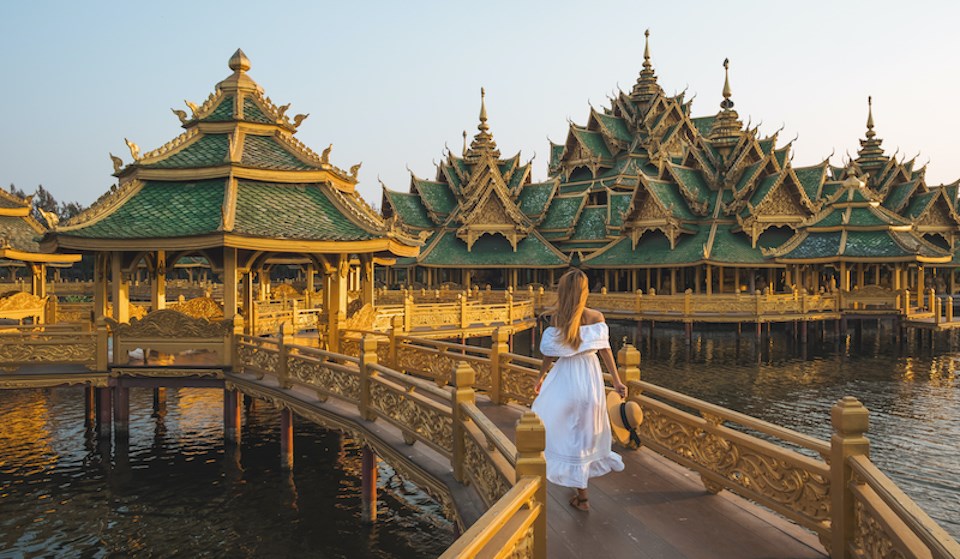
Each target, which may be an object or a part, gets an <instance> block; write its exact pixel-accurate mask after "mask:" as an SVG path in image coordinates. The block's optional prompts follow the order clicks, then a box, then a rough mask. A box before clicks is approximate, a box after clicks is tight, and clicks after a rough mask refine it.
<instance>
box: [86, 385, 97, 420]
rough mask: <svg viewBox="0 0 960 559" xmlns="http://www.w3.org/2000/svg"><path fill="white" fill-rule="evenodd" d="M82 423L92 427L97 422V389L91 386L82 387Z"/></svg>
mask: <svg viewBox="0 0 960 559" xmlns="http://www.w3.org/2000/svg"><path fill="white" fill-rule="evenodd" d="M83 409H84V414H83V423H84V425H86V426H87V427H94V426H95V425H96V422H97V389H96V388H94V386H93V385H92V384H87V385H84V387H83Z"/></svg>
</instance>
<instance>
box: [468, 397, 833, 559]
mask: <svg viewBox="0 0 960 559" xmlns="http://www.w3.org/2000/svg"><path fill="white" fill-rule="evenodd" d="M478 405H479V406H480V407H481V409H482V410H483V411H484V413H485V414H486V415H487V416H488V417H490V419H491V420H492V421H493V422H494V423H495V424H496V425H497V427H499V428H500V429H501V430H502V431H503V432H504V433H505V434H506V435H507V436H508V437H511V438H513V436H514V425H515V423H516V421H517V419H518V418H519V417H520V413H521V412H522V408H521V407H519V406H513V405H509V406H494V405H492V404H490V403H488V402H484V401H483V400H478ZM621 455H622V456H623V458H624V463H625V464H626V469H625V470H624V471H622V472H616V473H612V474H608V475H606V476H603V477H600V478H596V479H594V480H592V481H591V483H590V487H589V491H590V493H589V495H590V505H591V507H592V510H591V511H590V512H587V513H585V512H581V511H578V510H576V509H574V508H573V507H571V506H570V505H569V503H568V501H569V499H570V497H571V496H572V495H573V491H572V490H570V489H568V488H566V487H560V486H558V485H554V484H550V487H549V490H548V494H549V498H550V501H549V503H548V505H547V524H548V534H547V545H548V553H547V556H548V557H550V559H566V558H579V557H637V558H654V557H657V558H660V557H662V558H678V559H682V558H691V559H693V558H696V559H706V558H715V559H723V558H727V557H729V558H735V559H749V558H758V559H759V558H774V557H789V558H807V557H809V558H821V559H822V558H824V557H826V554H825V552H824V550H823V547H822V546H821V545H820V543H819V540H818V539H817V537H816V536H815V535H813V534H811V533H810V532H808V531H806V530H804V529H803V528H800V527H799V526H796V525H794V524H792V523H790V522H788V521H787V520H784V519H783V518H781V517H779V516H777V515H775V514H773V513H771V512H768V511H767V510H765V509H762V508H760V507H758V506H757V505H754V504H753V503H750V502H748V501H746V500H744V499H741V498H740V497H737V496H736V495H732V494H730V493H729V492H726V491H724V492H722V493H720V494H718V495H712V494H710V493H708V492H707V491H706V490H705V489H704V488H703V484H701V483H700V478H699V476H698V475H697V474H696V473H694V472H691V471H689V470H687V469H685V468H682V467H680V466H678V465H676V464H674V463H672V462H670V461H668V460H667V459H665V458H663V457H661V456H660V455H658V454H656V453H654V452H652V451H650V450H647V449H641V450H639V451H624V450H622V449H621Z"/></svg>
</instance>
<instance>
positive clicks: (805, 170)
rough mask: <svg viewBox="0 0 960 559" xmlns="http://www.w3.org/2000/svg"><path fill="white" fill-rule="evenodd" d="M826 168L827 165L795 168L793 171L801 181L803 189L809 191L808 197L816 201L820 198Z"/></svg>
mask: <svg viewBox="0 0 960 559" xmlns="http://www.w3.org/2000/svg"><path fill="white" fill-rule="evenodd" d="M826 170H827V166H826V165H821V166H819V167H794V168H793V172H794V173H795V174H796V175H797V180H798V181H800V186H801V187H802V188H803V191H804V192H806V193H807V198H810V199H811V200H814V201H815V200H817V199H819V196H820V185H821V184H823V180H824V178H825V177H826Z"/></svg>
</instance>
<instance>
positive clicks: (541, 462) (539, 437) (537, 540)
mask: <svg viewBox="0 0 960 559" xmlns="http://www.w3.org/2000/svg"><path fill="white" fill-rule="evenodd" d="M545 444H546V437H545V431H544V429H543V423H542V422H541V421H540V418H539V417H537V414H535V413H533V412H532V411H528V412H524V414H523V415H522V416H521V417H520V421H519V422H517V440H516V445H517V468H516V471H517V480H518V481H519V480H520V478H522V477H524V476H536V477H539V478H540V485H539V486H538V487H537V493H536V500H537V503H538V504H539V505H540V512H539V514H537V519H536V520H534V521H533V557H535V558H536V559H546V557H547V461H546V459H545V458H544V457H543V449H544V447H545Z"/></svg>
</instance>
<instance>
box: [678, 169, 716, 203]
mask: <svg viewBox="0 0 960 559" xmlns="http://www.w3.org/2000/svg"><path fill="white" fill-rule="evenodd" d="M671 168H672V170H673V172H674V174H675V175H676V177H677V179H678V180H679V181H680V184H681V186H683V188H685V189H686V190H687V191H688V192H690V194H692V195H693V196H694V198H695V199H696V201H697V202H701V203H708V204H710V203H712V202H713V200H714V199H715V198H716V196H715V193H714V192H713V191H712V190H710V187H709V186H708V185H707V181H706V180H704V178H703V174H702V173H701V172H700V171H698V170H696V169H690V168H689V167H680V166H679V165H673V166H672V167H671Z"/></svg>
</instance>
